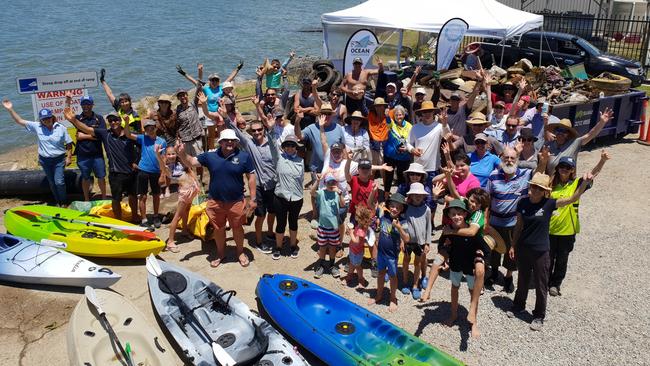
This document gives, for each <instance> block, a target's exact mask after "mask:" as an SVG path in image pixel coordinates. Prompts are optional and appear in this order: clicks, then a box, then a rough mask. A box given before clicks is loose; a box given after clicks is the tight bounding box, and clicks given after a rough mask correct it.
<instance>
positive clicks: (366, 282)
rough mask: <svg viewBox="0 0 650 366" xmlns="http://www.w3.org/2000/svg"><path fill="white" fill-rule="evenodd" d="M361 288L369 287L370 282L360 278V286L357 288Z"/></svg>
mask: <svg viewBox="0 0 650 366" xmlns="http://www.w3.org/2000/svg"><path fill="white" fill-rule="evenodd" d="M359 287H363V288H366V287H368V281H366V279H365V278H363V277H362V278H359V284H357V288H359Z"/></svg>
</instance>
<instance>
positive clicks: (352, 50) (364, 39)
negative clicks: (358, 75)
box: [343, 29, 379, 74]
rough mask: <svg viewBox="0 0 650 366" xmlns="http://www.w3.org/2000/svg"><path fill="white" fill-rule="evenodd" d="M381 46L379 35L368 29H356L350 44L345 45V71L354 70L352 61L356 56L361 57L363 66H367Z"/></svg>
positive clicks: (349, 41)
mask: <svg viewBox="0 0 650 366" xmlns="http://www.w3.org/2000/svg"><path fill="white" fill-rule="evenodd" d="M378 46H379V41H378V40H377V36H375V34H374V33H373V32H372V31H370V30H368V29H360V30H358V31H356V32H355V33H354V34H353V35H352V36H351V37H350V38H349V39H348V44H347V45H346V46H345V54H344V56H343V73H344V74H345V73H348V72H350V71H352V62H353V61H354V59H355V58H357V57H359V58H361V62H362V66H363V67H366V65H368V62H369V61H370V59H371V58H372V55H374V54H375V50H376V49H377V47H378Z"/></svg>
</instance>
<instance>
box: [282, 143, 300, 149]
mask: <svg viewBox="0 0 650 366" xmlns="http://www.w3.org/2000/svg"><path fill="white" fill-rule="evenodd" d="M284 147H285V148H287V147H292V148H294V149H296V148H298V145H296V144H294V143H286V144H284Z"/></svg>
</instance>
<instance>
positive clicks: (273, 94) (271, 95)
mask: <svg viewBox="0 0 650 366" xmlns="http://www.w3.org/2000/svg"><path fill="white" fill-rule="evenodd" d="M266 96H267V97H274V96H275V93H271V94H266Z"/></svg>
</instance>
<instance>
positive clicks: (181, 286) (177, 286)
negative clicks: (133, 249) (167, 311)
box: [158, 271, 187, 295]
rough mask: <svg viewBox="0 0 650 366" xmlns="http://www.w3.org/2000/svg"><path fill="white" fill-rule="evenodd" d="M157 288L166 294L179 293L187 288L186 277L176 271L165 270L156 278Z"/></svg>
mask: <svg viewBox="0 0 650 366" xmlns="http://www.w3.org/2000/svg"><path fill="white" fill-rule="evenodd" d="M158 288H160V291H162V292H164V293H166V294H168V295H171V294H180V293H181V292H183V291H185V289H186V288H187V279H186V278H185V276H183V275H182V274H180V273H178V272H176V271H165V272H163V273H162V274H161V275H160V277H159V278H158Z"/></svg>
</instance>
